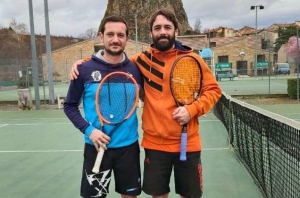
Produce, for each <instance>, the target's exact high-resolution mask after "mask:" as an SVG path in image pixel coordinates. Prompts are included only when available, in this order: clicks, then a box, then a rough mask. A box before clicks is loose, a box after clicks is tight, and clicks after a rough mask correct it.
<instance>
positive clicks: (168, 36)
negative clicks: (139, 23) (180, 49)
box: [151, 15, 178, 51]
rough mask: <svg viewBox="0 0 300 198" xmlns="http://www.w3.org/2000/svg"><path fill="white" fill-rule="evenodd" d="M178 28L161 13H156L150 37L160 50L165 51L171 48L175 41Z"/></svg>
mask: <svg viewBox="0 0 300 198" xmlns="http://www.w3.org/2000/svg"><path fill="white" fill-rule="evenodd" d="M177 34H178V30H175V27H174V25H173V23H172V22H171V21H169V20H168V19H167V18H165V17H164V16H162V15H158V16H157V17H156V20H155V21H154V23H153V26H152V31H151V35H152V39H153V43H154V45H155V46H156V48H157V49H158V50H160V51H167V50H169V49H171V48H172V47H173V45H174V42H175V37H176V36H177Z"/></svg>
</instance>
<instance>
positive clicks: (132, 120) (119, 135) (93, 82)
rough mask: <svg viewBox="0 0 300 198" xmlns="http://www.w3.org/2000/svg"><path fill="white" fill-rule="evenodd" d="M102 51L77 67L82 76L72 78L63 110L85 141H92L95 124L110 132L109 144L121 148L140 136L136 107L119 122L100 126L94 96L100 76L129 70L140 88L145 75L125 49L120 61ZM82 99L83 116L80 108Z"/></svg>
mask: <svg viewBox="0 0 300 198" xmlns="http://www.w3.org/2000/svg"><path fill="white" fill-rule="evenodd" d="M101 54H102V51H99V52H97V53H96V54H94V55H92V57H91V60H89V61H87V62H85V63H83V64H82V65H81V66H80V67H78V71H79V76H78V78H77V79H76V80H73V81H71V84H70V87H69V90H68V94H67V98H66V101H65V103H64V112H65V114H66V115H67V117H68V118H69V119H70V120H71V122H72V123H73V124H74V126H75V127H76V128H78V129H79V130H80V131H81V132H83V133H84V141H85V142H86V143H88V144H91V145H93V142H92V141H91V140H90V139H89V136H90V134H91V133H92V131H93V130H94V129H95V128H96V129H99V130H102V131H103V132H104V133H105V134H107V135H108V136H110V139H111V140H110V143H109V144H108V145H107V147H108V148H119V147H124V146H128V145H130V144H132V143H134V142H136V141H137V140H138V119H137V115H136V110H135V111H134V112H133V113H132V115H131V116H130V117H129V118H128V119H127V120H126V121H124V122H122V123H121V124H120V125H119V126H117V128H116V126H115V125H110V124H106V123H104V125H103V127H101V124H100V121H99V118H98V116H97V113H96V105H95V97H96V91H97V88H98V85H99V83H100V82H101V79H103V78H104V77H105V76H106V75H107V74H109V73H111V72H115V71H123V72H126V73H130V74H131V75H132V76H133V78H134V79H135V80H136V82H137V84H138V85H139V88H140V89H141V88H142V87H143V86H142V84H143V78H142V74H141V73H140V71H139V69H138V67H137V66H136V65H135V64H134V63H133V62H131V61H130V60H129V59H128V58H127V56H126V54H125V53H123V60H122V61H121V63H118V64H110V63H107V62H106V61H105V60H104V58H103V57H102V55H101ZM81 102H83V112H84V116H83V115H82V114H81V112H80V110H79V108H78V107H79V105H80V103H81Z"/></svg>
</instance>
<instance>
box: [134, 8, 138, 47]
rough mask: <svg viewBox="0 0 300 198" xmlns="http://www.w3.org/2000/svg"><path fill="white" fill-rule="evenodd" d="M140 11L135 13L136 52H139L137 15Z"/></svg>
mask: <svg viewBox="0 0 300 198" xmlns="http://www.w3.org/2000/svg"><path fill="white" fill-rule="evenodd" d="M138 14H139V13H138V12H136V13H135V14H134V26H135V52H136V53H137V52H138V25H137V17H138Z"/></svg>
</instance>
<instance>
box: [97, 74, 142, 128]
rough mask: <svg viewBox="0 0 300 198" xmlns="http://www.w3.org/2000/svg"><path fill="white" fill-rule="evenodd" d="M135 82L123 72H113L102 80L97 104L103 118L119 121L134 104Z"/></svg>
mask: <svg viewBox="0 0 300 198" xmlns="http://www.w3.org/2000/svg"><path fill="white" fill-rule="evenodd" d="M137 91H138V90H136V87H135V84H134V83H133V82H132V80H131V79H129V78H128V77H127V76H125V75H123V74H115V75H112V76H110V77H108V78H107V79H105V81H104V82H102V86H101V88H100V92H99V97H98V104H99V111H100V114H101V116H102V117H103V119H105V120H106V121H107V122H108V123H120V122H122V121H123V120H124V118H125V117H126V116H127V115H128V114H129V113H130V112H131V110H132V109H133V107H134V106H135V105H136V104H135V103H136V102H135V101H136V95H137Z"/></svg>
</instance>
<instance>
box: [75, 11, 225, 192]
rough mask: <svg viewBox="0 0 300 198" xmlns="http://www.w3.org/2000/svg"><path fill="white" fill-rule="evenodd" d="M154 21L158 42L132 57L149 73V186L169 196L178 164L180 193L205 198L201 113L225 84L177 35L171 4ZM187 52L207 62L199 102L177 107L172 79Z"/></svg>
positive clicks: (146, 144)
mask: <svg viewBox="0 0 300 198" xmlns="http://www.w3.org/2000/svg"><path fill="white" fill-rule="evenodd" d="M149 27H150V31H151V36H152V39H153V44H151V45H150V47H149V48H148V50H147V51H145V52H142V53H140V54H137V55H134V56H133V57H131V58H130V59H131V60H132V61H133V62H134V63H136V65H137V66H138V67H139V69H140V70H141V72H142V74H143V76H144V92H145V99H144V109H143V114H142V129H143V131H144V133H143V139H142V146H143V147H144V148H145V160H144V179H143V191H144V192H145V193H146V194H149V195H152V197H153V198H168V194H169V192H170V187H169V183H170V177H171V173H172V169H173V168H174V179H175V191H176V193H177V194H179V195H180V196H181V198H199V197H201V196H202V165H201V149H202V143H201V136H200V135H199V123H198V117H200V116H201V115H205V114H206V113H207V112H209V110H210V109H211V108H212V107H213V106H214V105H215V103H216V102H217V101H218V99H219V98H220V96H221V89H220V87H219V85H218V83H217V81H216V79H215V78H214V76H213V74H212V72H211V71H210V70H209V67H208V66H207V65H206V63H205V62H204V61H203V59H201V58H200V57H199V56H198V55H197V54H195V53H193V50H192V49H191V48H190V47H187V46H184V45H182V44H181V43H180V42H179V41H176V39H175V38H176V36H177V35H178V22H177V19H176V16H175V14H174V12H172V11H171V10H168V9H160V10H158V11H156V12H154V13H153V14H152V16H151V17H150V19H149ZM181 55H191V56H194V57H195V58H196V59H198V61H199V62H200V63H201V66H202V71H203V88H202V92H201V95H200V97H199V98H198V99H197V100H196V101H195V102H193V103H192V104H190V105H185V106H182V107H177V104H176V102H175V100H174V99H173V97H172V94H171V90H170V85H169V81H170V72H171V68H172V65H173V63H174V61H175V59H176V58H177V57H179V56H181ZM79 64H81V61H77V62H76V63H75V64H74V65H73V67H72V71H71V79H73V78H76V75H77V74H78V71H77V67H78V65H79ZM185 123H188V134H187V135H188V138H187V161H180V160H179V156H180V143H181V138H180V137H181V130H182V125H184V124H185Z"/></svg>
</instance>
